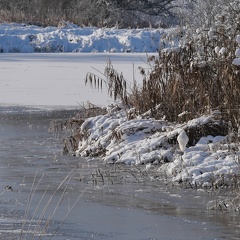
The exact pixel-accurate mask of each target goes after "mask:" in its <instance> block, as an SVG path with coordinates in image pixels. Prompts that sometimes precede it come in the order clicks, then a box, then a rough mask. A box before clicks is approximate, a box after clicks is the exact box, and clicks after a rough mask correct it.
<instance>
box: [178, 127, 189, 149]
mask: <svg viewBox="0 0 240 240" xmlns="http://www.w3.org/2000/svg"><path fill="white" fill-rule="evenodd" d="M177 141H178V144H179V147H180V150H181V151H182V152H184V151H185V148H186V146H187V143H188V141H189V138H188V136H187V134H186V132H185V131H184V130H183V129H182V130H181V131H180V133H179V135H178V137H177Z"/></svg>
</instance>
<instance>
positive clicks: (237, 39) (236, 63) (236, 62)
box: [233, 35, 240, 66]
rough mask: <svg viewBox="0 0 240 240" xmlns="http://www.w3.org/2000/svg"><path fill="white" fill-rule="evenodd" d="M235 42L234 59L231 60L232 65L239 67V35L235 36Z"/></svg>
mask: <svg viewBox="0 0 240 240" xmlns="http://www.w3.org/2000/svg"><path fill="white" fill-rule="evenodd" d="M236 42H237V44H238V48H237V49H236V51H235V56H236V58H234V59H233V64H234V65H238V66H240V35H237V36H236Z"/></svg>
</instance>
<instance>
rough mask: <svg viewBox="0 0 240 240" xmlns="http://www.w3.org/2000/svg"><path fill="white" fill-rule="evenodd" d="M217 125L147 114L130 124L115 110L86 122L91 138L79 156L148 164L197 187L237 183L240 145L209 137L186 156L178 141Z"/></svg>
mask: <svg viewBox="0 0 240 240" xmlns="http://www.w3.org/2000/svg"><path fill="white" fill-rule="evenodd" d="M214 121H215V120H214V115H209V116H202V117H200V118H198V119H194V120H192V121H189V122H188V123H186V124H172V123H169V122H167V121H165V120H155V119H151V118H146V117H144V118H142V117H141V116H136V118H134V119H132V120H128V119H127V116H126V114H125V111H123V110H122V109H121V110H119V106H118V107H115V106H109V108H108V114H106V115H101V116H97V117H92V118H89V119H87V120H86V121H85V122H84V123H83V124H82V126H81V132H82V133H84V134H85V137H84V138H83V139H82V140H81V141H80V143H79V148H78V151H77V155H80V156H82V157H87V156H102V157H103V159H104V161H105V162H108V163H124V164H134V165H135V164H136V165H139V164H141V165H142V164H145V165H146V170H149V169H151V168H153V167H154V168H157V169H158V170H159V173H161V174H164V175H165V176H166V177H167V178H168V179H170V180H172V181H176V182H179V183H182V182H186V183H188V182H189V183H190V184H191V185H193V186H201V187H213V186H225V185H226V186H227V185H231V184H232V183H233V180H234V179H233V177H234V176H235V175H234V174H237V173H238V172H239V158H240V151H239V146H238V143H235V144H230V143H229V142H228V138H227V137H226V136H210V135H207V136H202V137H201V138H200V139H198V141H197V142H196V143H194V144H190V146H188V147H187V148H186V149H185V151H184V152H181V150H180V149H179V145H178V143H177V141H176V138H177V136H178V135H179V133H180V132H182V131H183V129H185V130H186V129H187V128H189V127H194V126H200V127H201V126H203V125H205V124H208V123H211V122H214ZM216 123H217V121H216ZM217 124H218V123H217ZM187 134H188V132H187ZM174 139H175V140H174ZM159 164H160V165H159ZM159 166H160V167H159Z"/></svg>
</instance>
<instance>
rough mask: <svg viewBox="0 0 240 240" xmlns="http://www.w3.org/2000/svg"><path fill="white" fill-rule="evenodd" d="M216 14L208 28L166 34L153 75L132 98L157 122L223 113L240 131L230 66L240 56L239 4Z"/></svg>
mask: <svg viewBox="0 0 240 240" xmlns="http://www.w3.org/2000/svg"><path fill="white" fill-rule="evenodd" d="M214 6H215V5H214ZM214 9H215V10H216V14H215V15H213V16H211V19H210V20H206V19H205V20H204V19H202V21H206V24H205V25H204V24H203V25H201V27H198V28H195V27H194V26H190V25H187V26H185V27H182V28H179V29H178V31H176V30H175V32H174V33H173V32H171V31H169V33H168V34H166V33H165V37H164V36H163V38H162V47H164V48H163V49H162V50H161V51H160V55H159V58H158V59H156V60H155V65H154V68H153V70H152V71H151V73H150V74H149V75H146V76H145V79H144V81H143V84H142V87H141V88H138V89H134V92H133V96H132V97H130V99H137V100H138V101H133V103H134V104H135V105H134V106H135V108H136V109H137V110H139V111H140V113H142V112H145V111H147V110H149V109H151V110H152V111H151V112H152V116H154V117H156V116H159V117H163V116H164V117H166V119H167V120H170V121H186V120H189V119H192V118H194V117H197V116H199V115H201V114H204V113H210V112H211V111H212V110H219V111H220V112H221V114H222V115H221V117H222V119H225V120H226V121H230V122H231V124H232V126H233V128H234V129H235V130H237V129H238V127H239V125H240V120H239V106H240V95H239V91H240V81H239V79H240V71H239V66H238V65H234V64H232V62H233V59H236V57H237V56H238V54H239V53H238V49H239V48H238V47H237V41H236V38H237V39H238V37H236V36H239V31H240V21H239V10H240V5H239V2H238V1H229V2H228V4H222V5H219V6H217V8H214ZM203 15H204V16H205V14H203ZM171 39H172V45H170V46H169V45H167V44H166V43H169V42H171V41H170V40H171ZM176 39H178V41H176ZM166 47H167V48H166ZM236 54H237V56H236ZM235 61H236V60H235ZM136 103H137V104H136Z"/></svg>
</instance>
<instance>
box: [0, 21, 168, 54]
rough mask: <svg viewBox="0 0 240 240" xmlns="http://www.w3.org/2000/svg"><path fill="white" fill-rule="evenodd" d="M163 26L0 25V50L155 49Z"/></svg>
mask: <svg viewBox="0 0 240 240" xmlns="http://www.w3.org/2000/svg"><path fill="white" fill-rule="evenodd" d="M163 32H164V30H163V29H116V28H110V29H108V28H101V29H99V28H93V27H89V28H80V27H78V26H76V25H73V24H66V25H63V26H61V27H46V28H43V27H38V26H29V25H23V24H16V23H12V24H1V25H0V51H1V52H6V53H8V52H24V53H31V52H85V53H86V52H156V51H157V50H158V48H159V40H160V37H161V35H162V33H163Z"/></svg>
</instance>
